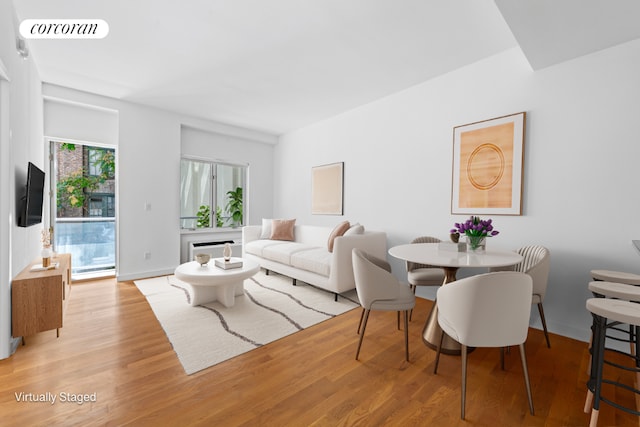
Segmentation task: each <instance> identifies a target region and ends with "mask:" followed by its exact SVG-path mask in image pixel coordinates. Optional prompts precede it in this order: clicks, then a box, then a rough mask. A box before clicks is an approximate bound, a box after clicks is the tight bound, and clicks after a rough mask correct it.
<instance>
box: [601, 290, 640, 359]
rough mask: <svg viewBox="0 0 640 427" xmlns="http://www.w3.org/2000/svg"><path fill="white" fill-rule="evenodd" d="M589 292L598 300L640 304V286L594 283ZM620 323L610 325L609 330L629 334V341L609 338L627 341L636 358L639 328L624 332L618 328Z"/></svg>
mask: <svg viewBox="0 0 640 427" xmlns="http://www.w3.org/2000/svg"><path fill="white" fill-rule="evenodd" d="M589 290H590V291H591V292H592V293H593V296H594V297H597V298H616V299H621V300H624V301H632V302H640V286H634V285H627V284H625V283H619V282H603V281H597V280H596V281H593V282H589ZM618 325H620V322H616V323H610V324H609V325H607V328H608V329H613V330H616V331H619V332H622V333H625V334H629V338H628V339H623V338H618V337H614V336H607V338H611V339H614V340H617V341H625V342H628V343H629V348H630V350H631V354H632V355H634V356H635V354H636V348H638V347H640V336H639V334H638V332H639V331H638V327H636V326H633V325H629V330H628V331H626V330H623V329H621V328H618V327H617V326H618Z"/></svg>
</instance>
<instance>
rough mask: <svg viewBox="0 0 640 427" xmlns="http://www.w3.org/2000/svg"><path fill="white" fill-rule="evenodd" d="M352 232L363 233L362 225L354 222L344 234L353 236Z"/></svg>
mask: <svg viewBox="0 0 640 427" xmlns="http://www.w3.org/2000/svg"><path fill="white" fill-rule="evenodd" d="M354 234H364V225H360V223H359V222H356V223H355V224H353V225H352V226H351V227H349V229H348V230H347V231H345V233H344V235H345V236H353V235H354Z"/></svg>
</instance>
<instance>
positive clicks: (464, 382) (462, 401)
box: [460, 344, 467, 420]
mask: <svg viewBox="0 0 640 427" xmlns="http://www.w3.org/2000/svg"><path fill="white" fill-rule="evenodd" d="M460 347H461V350H462V353H461V355H460V357H461V358H462V390H461V393H460V419H462V420H464V407H465V404H466V400H467V346H466V345H462V344H461V345H460Z"/></svg>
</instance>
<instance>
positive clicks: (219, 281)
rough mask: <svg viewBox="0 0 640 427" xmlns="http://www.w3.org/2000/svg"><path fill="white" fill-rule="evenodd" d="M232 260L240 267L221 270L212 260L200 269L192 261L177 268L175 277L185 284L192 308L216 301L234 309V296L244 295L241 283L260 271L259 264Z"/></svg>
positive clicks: (243, 260) (199, 266) (244, 260)
mask: <svg viewBox="0 0 640 427" xmlns="http://www.w3.org/2000/svg"><path fill="white" fill-rule="evenodd" d="M234 261H242V267H238V268H230V269H228V270H224V269H222V268H219V267H216V266H215V263H214V260H213V259H211V260H210V261H209V263H208V264H206V265H203V266H201V265H200V264H199V263H198V262H196V261H191V262H187V263H184V264H180V265H179V266H178V267H177V268H176V270H175V273H174V274H175V276H176V277H177V278H178V279H180V280H182V281H183V282H185V283H186V284H187V285H188V288H189V289H188V290H189V295H190V297H191V301H190V303H191V305H193V306H196V305H202V304H206V303H209V302H213V301H218V302H220V304H222V305H224V306H225V307H233V305H234V304H235V297H236V296H238V295H243V294H244V280H245V279H248V278H249V277H251V276H253V275H254V274H256V273H257V272H258V271H259V270H260V265H258V263H256V262H254V261H251V260H248V259H242V258H231V262H234Z"/></svg>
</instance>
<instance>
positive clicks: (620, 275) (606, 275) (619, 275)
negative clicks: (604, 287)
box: [591, 270, 640, 286]
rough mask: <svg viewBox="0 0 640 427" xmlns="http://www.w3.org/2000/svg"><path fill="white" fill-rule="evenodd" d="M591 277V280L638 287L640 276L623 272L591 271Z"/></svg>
mask: <svg viewBox="0 0 640 427" xmlns="http://www.w3.org/2000/svg"><path fill="white" fill-rule="evenodd" d="M591 277H592V278H593V280H602V281H604V282H615V283H626V284H628V285H635V286H640V274H633V273H626V272H624V271H611V270H591Z"/></svg>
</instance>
